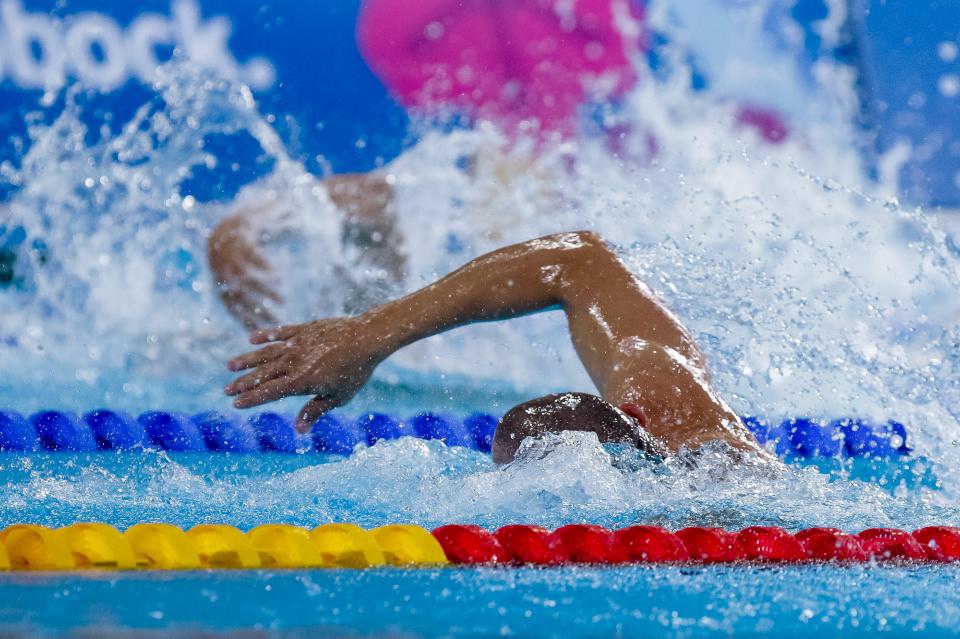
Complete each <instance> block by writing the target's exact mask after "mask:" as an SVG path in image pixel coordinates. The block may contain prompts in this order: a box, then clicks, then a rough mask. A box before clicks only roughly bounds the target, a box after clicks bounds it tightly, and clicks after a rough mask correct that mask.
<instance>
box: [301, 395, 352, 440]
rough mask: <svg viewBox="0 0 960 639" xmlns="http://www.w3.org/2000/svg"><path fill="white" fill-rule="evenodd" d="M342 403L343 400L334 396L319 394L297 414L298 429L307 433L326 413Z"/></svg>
mask: <svg viewBox="0 0 960 639" xmlns="http://www.w3.org/2000/svg"><path fill="white" fill-rule="evenodd" d="M340 405H341V402H340V401H339V400H337V399H335V398H333V397H324V396H322V395H317V396H316V397H314V398H313V399H311V400H310V401H309V402H307V403H306V405H305V406H304V407H303V408H302V409H301V410H300V414H299V415H297V431H298V432H301V433H306V432H307V431H309V430H310V429H311V428H313V425H314V424H315V423H316V421H317V420H318V419H320V418H321V417H322V416H323V415H324V414H325V413H327V412H329V411H331V410H333V409H334V408H337V407H338V406H340Z"/></svg>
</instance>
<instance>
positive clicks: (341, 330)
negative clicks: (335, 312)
mask: <svg viewBox="0 0 960 639" xmlns="http://www.w3.org/2000/svg"><path fill="white" fill-rule="evenodd" d="M380 337H381V333H380V332H379V331H378V330H376V329H375V327H374V326H373V323H372V320H371V318H370V317H368V316H363V315H361V316H359V317H350V318H337V319H326V320H318V321H316V322H310V323H307V324H299V325H294V326H284V327H281V328H278V329H272V330H260V331H255V332H253V333H252V334H251V335H250V342H251V343H252V344H267V346H264V347H263V348H261V349H260V350H258V351H254V352H251V353H247V354H245V355H240V356H239V357H235V358H233V359H232V360H230V362H229V363H228V364H227V366H228V367H229V368H230V370H232V371H242V370H247V369H251V368H252V369H254V370H253V371H252V372H250V373H248V374H246V375H244V376H243V377H240V378H239V379H237V380H235V381H234V382H233V383H232V384H229V385H228V386H227V387H226V388H225V389H224V391H225V392H226V393H227V394H228V395H233V396H236V399H235V400H234V406H236V407H237V408H250V407H252V406H259V405H260V404H265V403H267V402H272V401H275V400H278V399H281V398H283V397H290V396H293V395H315V397H314V398H313V399H312V400H310V401H309V402H307V404H306V405H305V406H304V407H303V409H302V410H301V411H300V414H299V415H298V417H297V430H298V431H300V432H306V431H308V430H310V427H311V426H313V424H314V422H316V421H317V419H318V418H320V416H321V415H323V414H324V413H326V412H327V411H330V410H332V409H334V408H336V407H338V406H342V405H343V404H345V403H347V402H348V401H350V399H351V398H353V396H354V395H356V394H357V391H359V390H360V389H361V388H363V386H364V384H366V383H367V381H368V380H369V379H370V376H371V375H372V374H373V371H374V369H375V368H376V367H377V365H378V364H379V363H380V362H381V361H383V360H384V359H385V358H386V356H387V355H388V354H389V351H388V352H383V351H381V349H380V347H379V346H378V345H379V344H380V343H381V341H382V340H381V339H379V338H380Z"/></svg>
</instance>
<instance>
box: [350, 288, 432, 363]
mask: <svg viewBox="0 0 960 639" xmlns="http://www.w3.org/2000/svg"><path fill="white" fill-rule="evenodd" d="M400 311H401V309H399V308H397V306H396V302H394V303H390V304H384V305H382V306H377V307H374V308H372V309H370V310H369V311H367V312H366V313H364V314H363V315H361V316H360V319H361V320H362V321H363V323H364V326H365V328H366V330H367V331H368V336H369V340H370V342H371V343H372V345H373V351H374V356H375V357H376V358H377V359H380V360H384V359H386V358H388V357H390V356H391V355H393V353H395V352H396V351H398V350H400V349H401V348H403V347H404V346H406V345H408V344H411V343H413V342H415V341H417V339H419V337H418V333H419V332H420V331H419V329H418V327H417V326H416V322H413V321H410V320H407V319H404V318H403V314H402V313H401V312H400Z"/></svg>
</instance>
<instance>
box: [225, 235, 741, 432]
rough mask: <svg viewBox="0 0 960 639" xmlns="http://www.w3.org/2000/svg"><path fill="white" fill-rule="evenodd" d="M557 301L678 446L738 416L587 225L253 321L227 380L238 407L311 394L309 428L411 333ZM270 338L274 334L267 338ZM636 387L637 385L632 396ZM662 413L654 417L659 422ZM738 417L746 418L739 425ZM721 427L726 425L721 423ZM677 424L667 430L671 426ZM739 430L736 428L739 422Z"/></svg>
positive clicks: (581, 341) (595, 361) (670, 322)
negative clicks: (426, 282) (252, 347)
mask: <svg viewBox="0 0 960 639" xmlns="http://www.w3.org/2000/svg"><path fill="white" fill-rule="evenodd" d="M551 307H557V308H562V309H563V310H564V311H565V312H566V315H567V318H568V322H569V326H570V334H571V337H572V339H573V343H574V346H575V347H576V349H577V352H578V354H579V355H580V357H581V359H582V360H583V363H584V365H585V367H586V368H587V371H588V372H589V373H590V376H591V377H592V378H593V380H594V382H595V383H596V385H597V387H598V388H599V389H600V392H601V394H602V395H603V397H604V398H605V399H607V400H608V401H610V402H611V403H614V404H617V405H619V404H622V403H632V404H635V405H636V406H637V408H638V410H639V412H640V413H641V414H642V415H643V417H644V418H646V419H647V421H648V423H647V427H648V429H650V430H651V432H653V433H654V434H655V435H657V436H661V434H660V431H663V432H667V431H671V429H674V430H676V427H677V422H678V421H680V420H683V421H684V423H689V430H690V432H686V431H687V430H688V428H686V427H680V430H681V431H684V432H679V433H677V437H676V438H674V437H672V436H671V434H670V432H667V436H665V437H663V439H664V440H665V441H666V443H667V444H668V445H669V444H673V443H674V442H673V441H672V440H674V439H676V441H677V442H679V443H678V444H677V446H675V447H679V445H684V444H687V443H696V441H695V440H696V439H697V438H696V436H695V435H694V437H693V439H691V434H693V433H695V432H697V431H699V430H703V429H705V430H706V431H710V432H711V433H712V434H711V436H710V437H706V438H704V439H717V438H724V439H726V437H725V436H724V435H723V434H722V433H721V434H720V435H718V434H717V432H718V428H720V427H721V426H722V423H726V422H734V423H735V424H734V425H735V426H736V425H739V422H737V418H736V417H735V416H734V415H733V413H732V412H730V410H729V409H728V408H726V406H725V405H723V403H722V402H721V401H720V400H719V399H717V398H716V397H715V396H713V394H712V393H710V391H709V388H708V387H707V385H706V381H705V373H704V371H703V356H702V355H701V353H700V351H699V350H698V349H697V347H696V345H695V344H694V342H693V340H692V339H691V338H690V336H689V335H688V333H687V332H686V330H685V329H684V328H683V326H681V325H680V323H679V322H678V321H677V320H676V319H675V318H674V317H673V316H672V315H671V314H670V313H669V312H668V311H667V310H666V309H665V308H664V307H663V306H662V305H661V304H660V303H659V302H658V301H657V300H656V299H655V298H654V297H653V295H652V294H651V293H650V292H649V291H648V290H647V289H646V288H645V287H644V286H643V285H642V284H641V283H640V282H639V281H637V279H636V278H635V277H634V276H633V275H632V274H631V273H630V272H629V271H628V270H627V269H626V267H625V266H624V265H623V264H622V263H621V262H620V260H619V259H618V258H617V256H616V255H615V254H614V253H613V252H612V251H611V250H610V249H609V248H608V246H607V245H606V243H605V242H604V241H603V240H602V239H601V238H599V237H598V236H597V235H595V234H593V233H589V232H579V233H563V234H558V235H551V236H547V237H543V238H540V239H536V240H532V241H529V242H525V243H523V244H517V245H514V246H509V247H506V248H503V249H500V250H498V251H495V252H493V253H489V254H487V255H484V256H482V257H480V258H478V259H476V260H474V261H473V262H470V263H469V264H467V265H465V266H464V267H462V268H460V269H458V270H457V271H455V272H453V273H451V274H450V275H448V276H446V277H444V278H443V279H441V280H439V281H438V282H436V283H434V284H432V285H430V286H428V287H426V288H424V289H421V290H419V291H417V292H415V293H413V294H411V295H408V296H407V297H404V298H402V299H399V300H396V301H394V302H390V303H387V304H384V305H383V306H379V307H377V308H374V309H372V310H370V311H369V312H367V313H364V314H362V315H359V316H357V317H351V318H337V319H326V320H319V321H316V322H310V323H307V324H302V325H298V326H287V327H282V328H279V329H276V330H262V331H256V332H254V333H253V334H252V335H251V342H252V343H254V344H267V345H266V346H265V347H263V348H261V349H260V350H258V351H255V352H252V353H248V354H246V355H242V356H239V357H236V358H234V359H233V360H231V361H230V363H229V367H230V369H231V370H234V371H240V370H245V369H249V368H254V369H255V370H253V372H251V373H249V374H247V375H245V376H243V377H241V378H239V379H237V380H236V381H235V382H233V383H232V384H230V385H229V386H227V388H226V392H227V393H228V394H230V395H236V396H237V399H236V401H235V405H236V406H237V407H239V408H246V407H251V406H256V405H259V404H263V403H266V402H270V401H274V400H276V399H280V398H281V397H286V396H291V395H315V398H314V399H313V400H311V401H310V402H308V403H307V405H306V406H305V407H304V408H303V410H302V411H301V413H300V416H299V417H298V421H297V426H298V428H299V429H301V430H306V429H308V428H309V427H310V425H312V424H313V422H314V421H315V420H316V419H317V417H319V416H320V415H321V414H323V413H324V412H326V411H328V410H330V409H332V408H335V407H337V406H341V405H343V404H345V403H346V402H348V401H349V400H350V399H351V398H352V397H353V395H354V394H356V392H357V391H358V390H360V388H362V387H363V385H364V384H365V383H366V382H367V380H368V379H369V378H370V376H371V374H372V373H373V371H374V369H375V368H376V367H377V365H378V364H379V363H380V362H382V361H383V360H384V359H386V358H387V357H388V356H390V354H392V353H394V352H395V351H397V350H398V349H400V348H403V347H404V346H406V345H408V344H412V343H413V342H416V341H418V340H421V339H423V338H425V337H429V336H431V335H435V334H437V333H441V332H443V331H446V330H449V329H451V328H455V327H457V326H463V325H465V324H469V323H472V322H479V321H494V320H504V319H509V318H513V317H518V316H521V315H525V314H528V313H534V312H537V311H541V310H545V309H549V308H551ZM268 343H269V344H268ZM635 389H642V391H643V393H642V394H641V395H639V396H638V395H637V394H636V391H635ZM653 422H656V423H653ZM741 428H742V427H741ZM721 430H722V428H721ZM671 432H672V431H671ZM735 435H736V436H735V437H734V438H733V439H738V438H739V433H735Z"/></svg>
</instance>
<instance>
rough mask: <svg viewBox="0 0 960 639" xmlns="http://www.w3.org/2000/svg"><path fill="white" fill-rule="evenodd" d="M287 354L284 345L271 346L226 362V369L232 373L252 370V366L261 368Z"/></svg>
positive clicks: (286, 348)
mask: <svg viewBox="0 0 960 639" xmlns="http://www.w3.org/2000/svg"><path fill="white" fill-rule="evenodd" d="M288 352H290V349H289V348H288V347H287V345H286V344H271V345H270V346H265V347H263V348H261V349H260V350H256V351H253V352H252V353H245V354H244V355H238V356H237V357H234V358H233V359H231V360H230V361H229V362H227V368H229V369H230V370H232V371H243V370H246V369H248V368H253V367H254V366H262V365H264V364H267V363H269V362H272V361H273V360H275V359H277V358H278V357H281V356H283V355H284V354H285V353H288Z"/></svg>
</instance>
